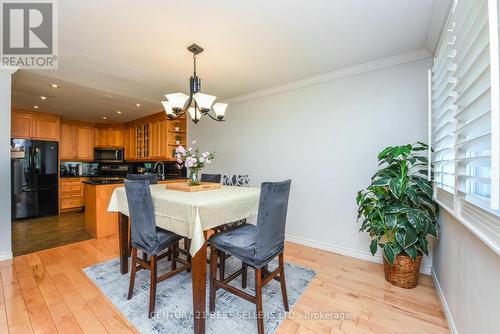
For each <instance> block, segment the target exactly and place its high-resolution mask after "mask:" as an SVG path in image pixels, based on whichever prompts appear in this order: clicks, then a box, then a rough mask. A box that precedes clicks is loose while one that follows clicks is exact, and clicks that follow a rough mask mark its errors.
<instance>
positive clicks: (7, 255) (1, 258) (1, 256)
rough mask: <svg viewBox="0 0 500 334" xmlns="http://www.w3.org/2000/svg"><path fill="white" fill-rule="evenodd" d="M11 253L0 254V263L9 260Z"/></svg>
mask: <svg viewBox="0 0 500 334" xmlns="http://www.w3.org/2000/svg"><path fill="white" fill-rule="evenodd" d="M11 259H12V252H5V253H0V261H5V260H11Z"/></svg>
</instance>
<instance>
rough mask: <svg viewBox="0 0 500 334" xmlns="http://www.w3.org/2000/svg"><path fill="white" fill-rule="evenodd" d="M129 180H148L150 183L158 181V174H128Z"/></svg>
mask: <svg viewBox="0 0 500 334" xmlns="http://www.w3.org/2000/svg"><path fill="white" fill-rule="evenodd" d="M127 180H148V181H149V184H157V183H158V175H156V174H127Z"/></svg>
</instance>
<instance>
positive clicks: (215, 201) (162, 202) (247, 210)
mask: <svg viewBox="0 0 500 334" xmlns="http://www.w3.org/2000/svg"><path fill="white" fill-rule="evenodd" d="M151 196H152V198H153V206H154V211H155V217H156V226H159V227H161V228H164V229H166V230H169V231H172V232H174V233H177V234H178V235H181V236H183V237H187V238H190V239H191V248H190V250H189V252H190V253H191V255H193V256H194V255H195V254H196V252H198V250H199V249H200V248H201V247H202V246H203V243H204V242H205V238H204V235H203V231H206V230H209V229H211V228H214V227H217V226H220V225H223V224H227V223H231V222H235V221H238V220H240V219H244V218H248V219H249V220H250V221H255V217H256V215H257V211H258V207H259V196H260V189H258V188H246V187H229V186H224V187H222V188H221V189H216V190H208V191H200V192H183V191H177V190H168V189H166V188H165V185H164V184H157V185H152V186H151ZM108 212H121V213H123V214H124V215H126V216H128V215H129V211H128V203H127V195H126V193H125V187H120V188H116V189H115V190H114V191H113V194H112V196H111V200H110V201H109V205H108Z"/></svg>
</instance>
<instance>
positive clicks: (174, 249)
mask: <svg viewBox="0 0 500 334" xmlns="http://www.w3.org/2000/svg"><path fill="white" fill-rule="evenodd" d="M170 251H171V253H172V257H171V259H170V261H171V262H170V263H171V266H172V270H176V269H177V261H175V258H176V257H177V245H175V244H174V245H172V246H170Z"/></svg>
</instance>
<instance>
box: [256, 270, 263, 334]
mask: <svg viewBox="0 0 500 334" xmlns="http://www.w3.org/2000/svg"><path fill="white" fill-rule="evenodd" d="M255 298H256V302H255V305H256V308H257V330H258V334H264V314H263V312H262V269H261V268H255Z"/></svg>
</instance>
